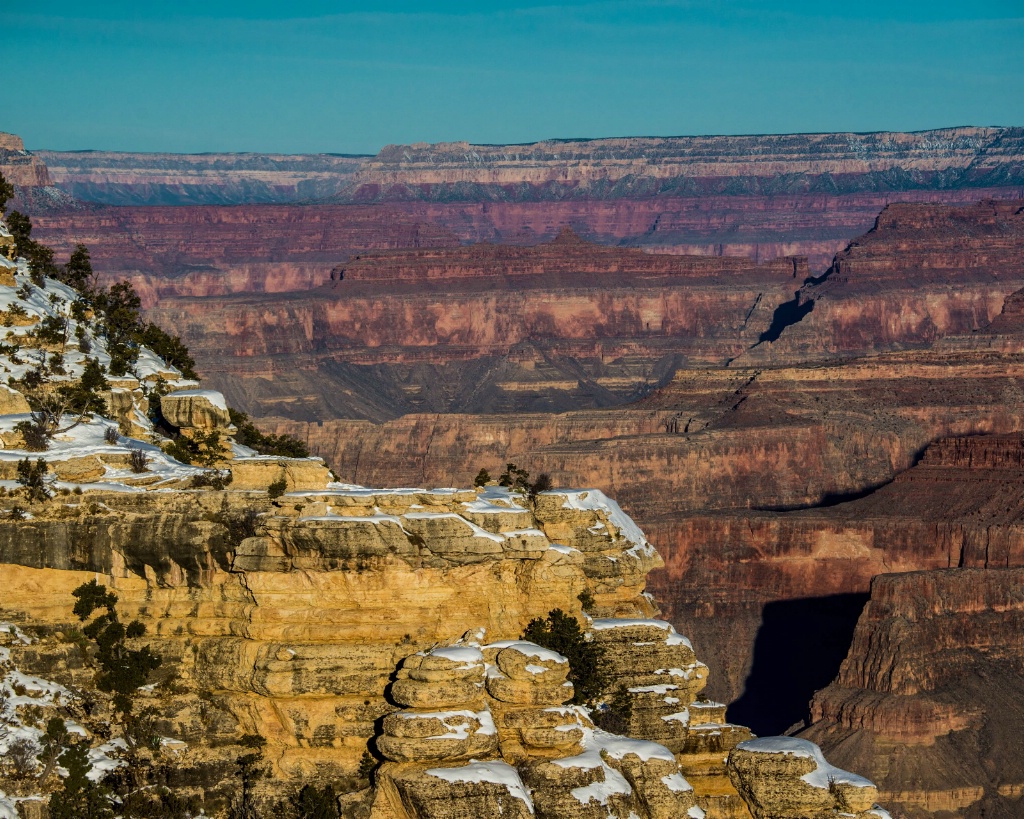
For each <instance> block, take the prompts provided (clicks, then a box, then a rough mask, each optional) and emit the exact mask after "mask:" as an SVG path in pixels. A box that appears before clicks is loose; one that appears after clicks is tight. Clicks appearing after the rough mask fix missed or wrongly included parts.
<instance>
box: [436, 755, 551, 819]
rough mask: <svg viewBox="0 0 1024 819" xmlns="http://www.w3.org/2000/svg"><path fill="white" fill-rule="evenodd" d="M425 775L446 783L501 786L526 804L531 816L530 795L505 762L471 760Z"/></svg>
mask: <svg viewBox="0 0 1024 819" xmlns="http://www.w3.org/2000/svg"><path fill="white" fill-rule="evenodd" d="M426 773H427V774H428V775H429V776H436V777H437V778H438V779H443V780H445V781H446V782H491V783H493V784H495V785H503V786H504V787H505V789H506V790H507V791H508V792H509V794H510V795H511V796H514V797H515V798H516V799H520V800H522V801H523V802H524V803H526V808H527V810H528V811H529V812H530V814H531V815H532V814H533V800H532V799H531V798H530V793H529V791H527V790H526V786H525V785H524V784H523V780H522V779H520V778H519V773H518V771H516V769H515V768H513V767H512V766H511V765H509V764H508V763H507V762H479V761H477V760H475V759H471V760H470V761H469V764H468V765H463V766H461V767H459V768H428V769H427V771H426Z"/></svg>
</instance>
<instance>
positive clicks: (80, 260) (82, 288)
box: [60, 245, 93, 294]
mask: <svg viewBox="0 0 1024 819" xmlns="http://www.w3.org/2000/svg"><path fill="white" fill-rule="evenodd" d="M60 280H61V281H62V282H64V284H66V285H68V286H69V287H73V288H74V289H75V290H77V291H78V292H79V293H83V294H84V293H88V292H89V290H90V289H91V287H92V280H93V272H92V262H91V261H90V259H89V248H87V247H86V246H85V245H75V250H74V252H73V253H72V254H71V258H70V259H68V261H67V263H66V264H65V265H64V270H63V272H62V274H61V276H60Z"/></svg>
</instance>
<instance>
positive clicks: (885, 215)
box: [745, 200, 1024, 363]
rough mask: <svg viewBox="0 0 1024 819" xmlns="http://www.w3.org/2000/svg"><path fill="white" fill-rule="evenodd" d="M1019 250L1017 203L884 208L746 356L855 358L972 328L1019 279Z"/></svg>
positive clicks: (1022, 243) (1022, 258)
mask: <svg viewBox="0 0 1024 819" xmlns="http://www.w3.org/2000/svg"><path fill="white" fill-rule="evenodd" d="M1022 247H1024V200H1017V201H1012V202H1010V201H1007V202H995V201H985V202H980V203H977V204H975V205H972V206H968V207H945V206H944V207H938V206H925V205H905V204H904V205H890V206H888V207H887V208H886V209H885V210H883V211H882V213H881V214H880V215H879V217H878V219H877V221H876V224H875V227H874V228H873V229H872V230H870V231H869V232H868V233H866V234H865V235H863V236H861V237H858V238H857V239H855V240H854V241H853V242H851V243H850V246H849V247H848V248H846V249H845V250H843V251H842V252H840V253H838V254H837V255H836V258H835V261H834V262H833V264H832V266H831V267H830V268H829V271H828V272H827V273H826V275H825V276H824V277H823V278H821V279H819V280H816V281H814V282H811V283H809V284H807V285H806V286H804V287H803V288H802V289H801V291H800V293H799V294H798V299H799V301H800V302H801V303H803V304H806V305H808V306H810V305H811V304H812V303H813V309H811V311H810V313H809V314H808V315H806V316H805V317H804V318H803V319H802V320H801V321H800V322H799V323H797V324H794V325H792V326H791V327H789V328H787V329H786V330H785V331H784V332H783V333H782V335H781V337H780V338H779V339H778V340H777V341H775V342H774V343H771V344H765V345H762V346H760V347H759V348H757V349H756V350H752V351H751V352H750V354H749V355H748V356H747V357H746V358H745V360H746V361H748V362H751V363H752V362H755V361H762V362H771V361H783V362H789V361H793V360H794V359H799V358H808V359H812V360H813V359H816V358H820V357H821V356H822V354H823V353H824V354H838V355H849V354H863V353H865V352H870V351H877V350H879V349H887V348H888V349H892V348H900V347H907V346H923V345H927V344H931V343H933V342H935V341H936V340H937V339H939V338H942V337H943V336H949V335H961V334H968V333H973V332H975V331H978V330H979V329H982V328H985V327H986V326H988V325H989V324H990V323H991V322H992V321H993V319H995V318H996V317H997V316H998V315H999V314H1000V312H1001V311H1002V309H1003V305H1004V303H1005V301H1006V299H1007V297H1008V296H1010V295H1011V294H1012V293H1014V292H1015V291H1016V290H1018V289H1019V288H1020V287H1021V284H1022V282H1024V255H1022V253H1021V248H1022ZM1012 309H1014V308H1012V307H1011V310H1012Z"/></svg>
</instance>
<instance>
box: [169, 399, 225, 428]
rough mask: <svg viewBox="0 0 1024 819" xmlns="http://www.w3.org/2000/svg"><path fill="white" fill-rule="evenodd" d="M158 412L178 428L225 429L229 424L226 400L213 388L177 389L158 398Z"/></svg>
mask: <svg viewBox="0 0 1024 819" xmlns="http://www.w3.org/2000/svg"><path fill="white" fill-rule="evenodd" d="M160 412H161V413H162V414H163V416H164V418H166V419H167V421H168V422H169V423H170V424H173V425H174V426H176V427H178V428H179V429H199V430H202V431H204V432H213V431H215V430H221V431H227V429H228V428H229V427H230V426H231V417H230V416H229V415H228V405H227V401H225V400H224V396H223V395H221V394H220V393H219V392H217V391H215V390H178V391H176V392H171V393H168V394H167V395H164V396H161V398H160Z"/></svg>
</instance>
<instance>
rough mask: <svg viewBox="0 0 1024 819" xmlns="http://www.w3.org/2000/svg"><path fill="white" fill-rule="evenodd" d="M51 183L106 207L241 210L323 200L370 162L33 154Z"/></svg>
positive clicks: (314, 157)
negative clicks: (261, 204)
mask: <svg viewBox="0 0 1024 819" xmlns="http://www.w3.org/2000/svg"><path fill="white" fill-rule="evenodd" d="M35 155H36V156H37V157H38V158H39V159H40V160H41V161H42V162H45V163H46V166H47V167H48V168H49V171H50V176H51V178H52V179H53V181H54V184H56V185H59V186H60V187H61V188H62V189H63V190H65V191H67V192H68V193H69V194H71V196H73V197H74V198H75V199H78V200H80V201H83V202H95V203H98V204H104V205H222V204H223V205H241V204H253V203H256V202H268V203H284V202H300V201H309V200H312V199H323V198H326V197H328V196H333V195H336V194H338V193H340V192H341V191H343V190H344V189H345V186H346V183H347V182H348V180H349V179H350V177H351V175H352V174H353V173H355V171H356V170H357V169H358V168H359V166H360V165H361V164H362V163H363V162H364V161H365V160H366V159H368V158H369V157H364V156H357V155H344V154H300V155H287V154H255V153H229V154H217V153H203V154H168V153H145V154H143V153H130V152H121V151H36V152H35Z"/></svg>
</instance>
